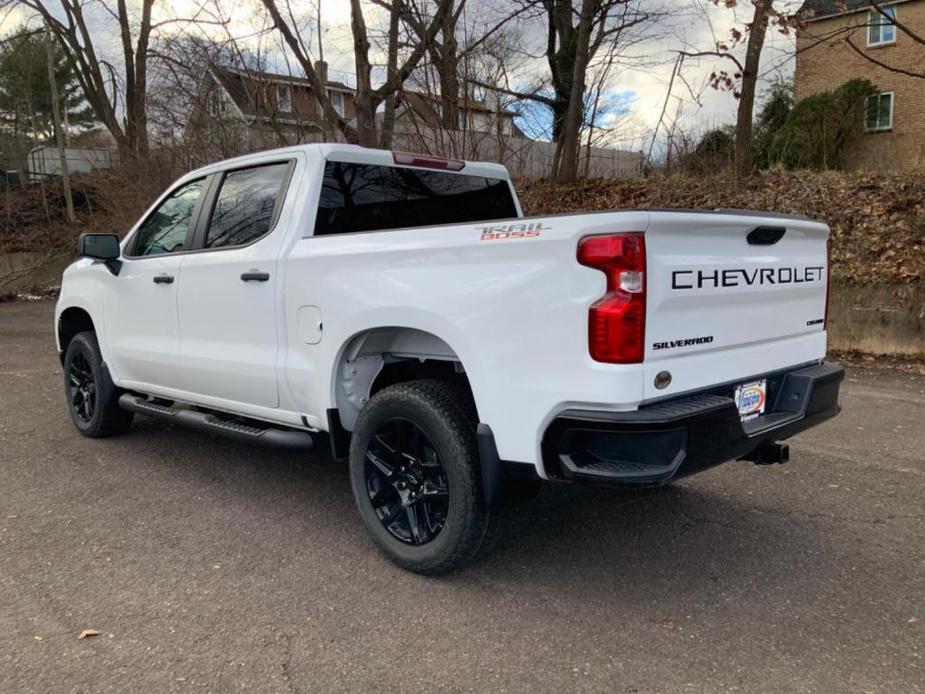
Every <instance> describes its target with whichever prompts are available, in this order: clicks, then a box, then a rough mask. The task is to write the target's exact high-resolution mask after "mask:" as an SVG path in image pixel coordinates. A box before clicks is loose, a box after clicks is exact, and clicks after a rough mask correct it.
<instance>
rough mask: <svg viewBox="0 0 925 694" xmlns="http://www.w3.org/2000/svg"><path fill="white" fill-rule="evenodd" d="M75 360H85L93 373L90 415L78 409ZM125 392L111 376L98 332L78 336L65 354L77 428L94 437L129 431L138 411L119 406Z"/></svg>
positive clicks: (70, 406)
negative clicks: (76, 403) (73, 368)
mask: <svg viewBox="0 0 925 694" xmlns="http://www.w3.org/2000/svg"><path fill="white" fill-rule="evenodd" d="M75 360H82V361H81V363H85V364H86V366H87V368H88V369H89V373H90V374H91V375H92V380H93V384H92V386H93V391H94V404H93V408H92V415H91V416H89V417H86V416H82V414H81V413H79V412H78V410H77V407H76V406H75V403H74V398H73V397H72V387H73V381H72V365H73V364H74V362H75ZM123 392H125V391H123V390H122V389H120V388H117V387H116V385H115V384H114V383H113V382H112V379H111V378H110V377H109V369H107V368H106V365H105V364H104V363H103V355H102V353H101V352H100V345H99V342H97V339H96V333H94V332H92V331H87V332H82V333H78V334H77V335H75V336H74V337H73V339H72V340H71V341H70V343H69V344H68V346H67V351H66V352H65V354H64V395H65V398H66V400H67V406H68V413H69V414H70V415H71V420H72V421H73V422H74V426H76V427H77V430H78V431H80V433H81V434H83V435H84V436H89V437H91V438H102V437H104V436H115V435H117V434H122V433H125V431H127V430H128V428H129V427H130V426H131V424H132V418H133V416H134V414H133V413H132V412H128V411H126V410H123V409H122V408H121V407H119V396H120V395H121V394H122V393H123Z"/></svg>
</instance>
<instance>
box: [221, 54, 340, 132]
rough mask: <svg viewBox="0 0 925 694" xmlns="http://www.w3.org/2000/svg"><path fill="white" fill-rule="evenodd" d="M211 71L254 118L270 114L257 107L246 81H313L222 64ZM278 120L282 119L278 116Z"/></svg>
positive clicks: (333, 84) (335, 88)
mask: <svg viewBox="0 0 925 694" xmlns="http://www.w3.org/2000/svg"><path fill="white" fill-rule="evenodd" d="M209 72H210V73H211V75H212V76H213V77H214V78H215V81H216V82H218V83H219V84H220V85H221V86H222V87H223V88H224V90H225V92H227V94H228V96H229V97H230V98H231V100H232V101H233V102H234V105H235V106H236V107H237V108H238V110H239V111H241V113H242V114H243V115H245V116H251V117H254V118H265V117H267V115H268V114H267V113H266V111H265V110H260V109H258V108H257V104H256V103H254V99H253V95H252V94H251V93H250V92H249V91H248V90H247V87H246V86H245V82H246V81H247V80H250V81H252V82H258V83H259V82H263V83H273V84H287V85H304V86H306V87H309V88H310V87H311V83H310V82H309V81H308V80H307V79H305V78H304V77H293V76H291V75H280V74H277V73H272V72H259V71H256V70H239V69H237V68H230V67H223V66H220V65H211V66H209ZM326 84H327V87H328V89H330V90H333V91H341V92H348V93H351V94H352V93H353V90H352V89H350V87H348V86H347V85H345V84H344V83H342V82H331V81H329V82H327V83H326ZM306 118H308V119H309V120H310V118H309V116H308V115H301V116H300V121H304V120H306ZM276 120H280V119H279V118H277V119H276ZM282 120H285V119H282Z"/></svg>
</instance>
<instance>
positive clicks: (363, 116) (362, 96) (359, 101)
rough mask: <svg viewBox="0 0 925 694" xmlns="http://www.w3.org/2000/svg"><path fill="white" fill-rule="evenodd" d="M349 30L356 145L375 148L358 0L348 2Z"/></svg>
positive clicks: (366, 40)
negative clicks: (355, 112)
mask: <svg viewBox="0 0 925 694" xmlns="http://www.w3.org/2000/svg"><path fill="white" fill-rule="evenodd" d="M350 29H351V31H352V32H353V55H354V60H355V64H356V73H357V89H356V97H355V99H356V110H357V144H359V145H362V146H363V147H375V146H376V105H377V104H376V103H375V102H374V100H373V86H372V78H371V72H372V67H371V65H370V62H369V38H368V37H367V34H366V20H365V19H364V18H363V8H362V7H361V6H360V0H350Z"/></svg>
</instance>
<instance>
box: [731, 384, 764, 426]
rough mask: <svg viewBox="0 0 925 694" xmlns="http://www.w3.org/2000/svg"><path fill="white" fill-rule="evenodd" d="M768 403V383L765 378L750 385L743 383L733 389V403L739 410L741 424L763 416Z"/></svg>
mask: <svg viewBox="0 0 925 694" xmlns="http://www.w3.org/2000/svg"><path fill="white" fill-rule="evenodd" d="M767 401H768V381H767V379H766V378H763V379H761V380H760V381H752V382H751V383H743V384H742V385H740V386H737V387H736V389H735V403H736V407H737V408H739V417H741V419H742V421H743V422H747V421H748V420H749V419H754V418H755V417H758V416H759V415H762V414H764V410H765V407H766V406H767Z"/></svg>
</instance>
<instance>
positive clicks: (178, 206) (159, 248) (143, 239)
mask: <svg viewBox="0 0 925 694" xmlns="http://www.w3.org/2000/svg"><path fill="white" fill-rule="evenodd" d="M203 184H204V181H203V180H202V179H200V180H198V181H192V182H190V183H187V184H185V185H182V186H180V187H179V188H177V189H176V190H175V191H173V192H172V193H171V194H170V195H168V196H167V197H166V198H165V199H164V201H163V202H162V203H161V204H160V205H158V206H157V209H156V210H154V212H152V213H151V214H150V215H149V216H148V218H147V219H146V220H145V221H144V222H142V224H141V226H140V227H139V228H138V233H137V234H136V235H135V244H134V247H133V250H132V254H133V255H136V256H139V255H163V254H164V253H176V252H178V251H183V250H186V236H187V234H188V233H189V231H190V224H191V223H192V221H193V213H194V212H195V211H196V204H197V203H198V202H199V196H200V195H201V194H202V187H203Z"/></svg>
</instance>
